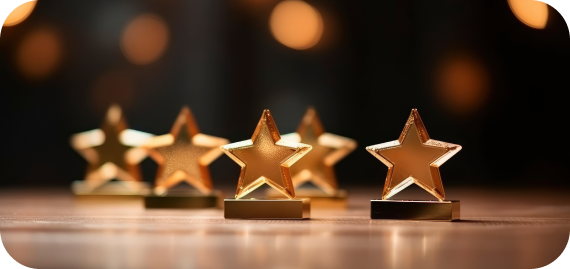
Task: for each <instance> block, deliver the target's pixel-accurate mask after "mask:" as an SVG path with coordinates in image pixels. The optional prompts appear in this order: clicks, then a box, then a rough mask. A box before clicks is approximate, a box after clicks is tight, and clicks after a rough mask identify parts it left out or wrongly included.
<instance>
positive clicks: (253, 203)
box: [224, 199, 311, 219]
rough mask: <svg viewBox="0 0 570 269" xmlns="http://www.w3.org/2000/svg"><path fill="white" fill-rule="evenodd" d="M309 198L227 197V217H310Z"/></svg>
mask: <svg viewBox="0 0 570 269" xmlns="http://www.w3.org/2000/svg"><path fill="white" fill-rule="evenodd" d="M310 217H311V204H310V200H309V199H225V200H224V218H226V219H308V218H310Z"/></svg>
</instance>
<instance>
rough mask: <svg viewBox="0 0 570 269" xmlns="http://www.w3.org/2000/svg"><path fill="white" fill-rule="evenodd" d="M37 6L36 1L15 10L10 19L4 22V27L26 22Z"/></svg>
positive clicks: (9, 16)
mask: <svg viewBox="0 0 570 269" xmlns="http://www.w3.org/2000/svg"><path fill="white" fill-rule="evenodd" d="M35 6H36V1H31V2H27V3H23V4H21V5H20V6H18V7H17V8H16V9H14V10H13V11H12V12H11V13H10V15H8V18H6V20H5V21H4V26H12V25H16V24H18V23H20V22H22V21H24V20H25V19H26V18H27V17H28V16H30V14H31V13H32V11H33V10H34V7H35Z"/></svg>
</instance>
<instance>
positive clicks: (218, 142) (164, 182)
mask: <svg viewBox="0 0 570 269" xmlns="http://www.w3.org/2000/svg"><path fill="white" fill-rule="evenodd" d="M227 143H229V141H228V140H227V139H224V138H220V137H215V136H210V135H206V134H203V133H200V130H199V129H198V124H197V123H196V120H195V119H194V116H193V115H192V112H191V110H190V109H189V108H188V107H183V108H182V111H180V114H179V115H178V117H177V118H176V121H175V122H174V125H173V126H172V129H171V131H170V133H169V134H165V135H161V136H155V137H153V138H151V139H150V140H149V141H148V142H147V143H146V144H145V145H143V146H142V147H143V148H146V149H147V150H148V152H149V154H150V156H151V158H152V159H153V160H155V161H156V162H157V163H158V171H157V174H156V181H155V186H154V189H153V194H150V195H148V196H146V197H145V206H146V208H208V207H217V206H221V201H222V199H223V194H222V192H220V191H216V190H214V189H213V187H212V179H211V177H210V170H209V168H208V166H209V165H210V163H212V162H213V161H214V160H216V159H217V158H218V157H220V156H221V155H222V152H221V151H220V150H219V147H220V146H222V145H225V144H227ZM184 182H185V183H187V184H181V183H184ZM192 187H193V188H192Z"/></svg>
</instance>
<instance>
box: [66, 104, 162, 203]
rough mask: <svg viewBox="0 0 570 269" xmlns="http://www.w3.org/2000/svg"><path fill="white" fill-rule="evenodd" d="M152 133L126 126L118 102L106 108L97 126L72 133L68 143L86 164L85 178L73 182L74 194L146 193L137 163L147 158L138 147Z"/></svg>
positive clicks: (136, 194) (130, 194) (126, 194)
mask: <svg viewBox="0 0 570 269" xmlns="http://www.w3.org/2000/svg"><path fill="white" fill-rule="evenodd" d="M151 137H152V135H151V134H148V133H143V132H139V131H135V130H131V129H127V123H126V120H125V118H124V116H123V113H122V111H121V108H120V107H119V106H118V105H112V106H111V107H110V108H109V110H108V111H107V115H106V117H105V120H104V121H103V125H102V126H101V128H100V129H95V130H91V131H87V132H83V133H78V134H75V135H73V136H72V137H71V146H72V147H73V148H74V149H75V150H76V151H77V152H78V153H79V154H81V155H82V156H83V157H84V158H85V160H87V162H88V163H89V165H88V167H87V172H86V175H85V179H84V180H83V181H74V182H73V183H72V186H71V187H72V190H73V193H74V194H75V195H76V196H133V195H135V196H140V195H145V194H147V193H148V191H149V189H148V185H147V184H146V183H145V182H142V178H141V174H140V169H139V166H138V164H139V163H140V162H141V161H142V160H143V159H144V158H146V157H147V154H146V151H144V150H143V149H141V148H139V147H138V146H139V145H141V144H142V143H144V142H145V141H146V140H148V139H150V138H151Z"/></svg>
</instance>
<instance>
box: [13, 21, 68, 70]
mask: <svg viewBox="0 0 570 269" xmlns="http://www.w3.org/2000/svg"><path fill="white" fill-rule="evenodd" d="M62 52H63V51H62V43H61V40H60V37H59V34H58V33H57V32H56V31H55V30H54V29H52V28H38V29H36V30H34V31H32V32H31V33H29V34H28V35H27V36H26V37H24V39H23V40H22V42H21V44H20V47H19V48H18V51H17V54H16V62H17V65H18V68H19V69H20V71H21V72H22V74H23V75H24V76H26V77H28V78H30V79H43V78H46V77H48V76H49V75H51V74H52V73H53V72H54V71H55V69H56V68H57V66H58V65H59V63H60V61H61V58H62Z"/></svg>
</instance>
